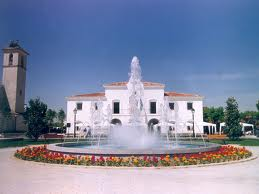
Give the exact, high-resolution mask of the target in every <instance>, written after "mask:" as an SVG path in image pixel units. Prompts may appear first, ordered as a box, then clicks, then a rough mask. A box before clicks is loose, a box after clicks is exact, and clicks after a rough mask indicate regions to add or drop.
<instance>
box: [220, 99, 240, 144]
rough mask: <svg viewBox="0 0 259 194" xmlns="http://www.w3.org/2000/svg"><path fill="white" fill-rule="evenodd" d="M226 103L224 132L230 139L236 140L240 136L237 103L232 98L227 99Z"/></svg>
mask: <svg viewBox="0 0 259 194" xmlns="http://www.w3.org/2000/svg"><path fill="white" fill-rule="evenodd" d="M226 103H227V106H226V108H225V123H226V126H225V129H224V132H225V133H226V134H227V136H228V137H229V138H230V139H232V140H236V139H238V138H239V137H240V136H241V135H242V129H241V126H240V124H239V123H240V114H239V110H238V103H237V101H236V99H235V98H234V97H230V98H228V99H227V102H226Z"/></svg>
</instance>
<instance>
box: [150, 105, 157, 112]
mask: <svg viewBox="0 0 259 194" xmlns="http://www.w3.org/2000/svg"><path fill="white" fill-rule="evenodd" d="M150 114H156V102H150Z"/></svg>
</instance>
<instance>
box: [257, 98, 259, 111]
mask: <svg viewBox="0 0 259 194" xmlns="http://www.w3.org/2000/svg"><path fill="white" fill-rule="evenodd" d="M256 108H257V111H258V112H259V100H258V101H257V103H256Z"/></svg>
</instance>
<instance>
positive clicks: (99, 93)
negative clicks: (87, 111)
mask: <svg viewBox="0 0 259 194" xmlns="http://www.w3.org/2000/svg"><path fill="white" fill-rule="evenodd" d="M104 96H105V93H104V92H97V93H88V94H79V95H75V96H71V97H104Z"/></svg>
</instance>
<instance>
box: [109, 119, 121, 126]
mask: <svg viewBox="0 0 259 194" xmlns="http://www.w3.org/2000/svg"><path fill="white" fill-rule="evenodd" d="M111 124H113V125H121V120H119V119H112V120H111Z"/></svg>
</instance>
